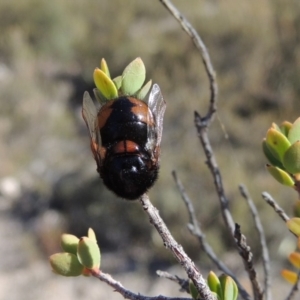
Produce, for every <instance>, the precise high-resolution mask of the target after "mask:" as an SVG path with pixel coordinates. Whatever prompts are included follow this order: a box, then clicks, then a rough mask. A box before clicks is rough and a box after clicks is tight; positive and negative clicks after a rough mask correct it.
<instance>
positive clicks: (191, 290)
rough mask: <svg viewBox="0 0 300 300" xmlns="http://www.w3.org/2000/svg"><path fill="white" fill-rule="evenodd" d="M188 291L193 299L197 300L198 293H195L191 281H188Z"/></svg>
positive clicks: (195, 290)
mask: <svg viewBox="0 0 300 300" xmlns="http://www.w3.org/2000/svg"><path fill="white" fill-rule="evenodd" d="M189 290H190V294H191V296H192V298H193V299H195V300H197V299H198V298H199V292H198V291H197V289H196V287H195V285H194V283H193V281H192V280H191V279H190V280H189Z"/></svg>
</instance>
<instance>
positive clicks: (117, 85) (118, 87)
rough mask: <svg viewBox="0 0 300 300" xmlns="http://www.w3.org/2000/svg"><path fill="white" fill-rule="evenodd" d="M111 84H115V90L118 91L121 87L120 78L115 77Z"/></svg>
mask: <svg viewBox="0 0 300 300" xmlns="http://www.w3.org/2000/svg"><path fill="white" fill-rule="evenodd" d="M113 82H114V84H115V87H116V89H117V90H119V89H120V88H121V86H122V76H117V77H116V78H114V79H113Z"/></svg>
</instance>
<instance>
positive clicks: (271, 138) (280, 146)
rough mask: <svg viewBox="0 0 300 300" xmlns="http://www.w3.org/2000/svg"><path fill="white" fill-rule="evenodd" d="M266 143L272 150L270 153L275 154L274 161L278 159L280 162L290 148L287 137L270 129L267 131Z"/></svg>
mask: <svg viewBox="0 0 300 300" xmlns="http://www.w3.org/2000/svg"><path fill="white" fill-rule="evenodd" d="M266 143H267V146H268V147H269V148H270V149H271V150H272V153H276V155H277V157H276V159H279V160H280V161H281V162H282V159H283V156H284V154H285V152H286V151H287V149H288V148H289V147H290V146H291V143H290V141H289V140H288V139H287V137H286V136H285V135H283V134H282V133H281V132H280V131H278V130H276V129H274V128H270V129H269V130H268V131H267V136H266Z"/></svg>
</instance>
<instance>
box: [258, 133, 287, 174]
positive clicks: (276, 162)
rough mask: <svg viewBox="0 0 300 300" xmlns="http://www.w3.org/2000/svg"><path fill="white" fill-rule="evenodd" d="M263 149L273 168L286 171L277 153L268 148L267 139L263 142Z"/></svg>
mask: <svg viewBox="0 0 300 300" xmlns="http://www.w3.org/2000/svg"><path fill="white" fill-rule="evenodd" d="M262 149H263V152H264V154H265V156H266V158H267V159H268V161H269V162H270V163H271V165H272V166H276V167H279V168H281V169H284V167H283V164H282V162H281V161H280V159H279V157H278V155H277V154H276V152H275V151H273V150H272V149H271V148H269V147H268V145H267V142H266V139H263V141H262Z"/></svg>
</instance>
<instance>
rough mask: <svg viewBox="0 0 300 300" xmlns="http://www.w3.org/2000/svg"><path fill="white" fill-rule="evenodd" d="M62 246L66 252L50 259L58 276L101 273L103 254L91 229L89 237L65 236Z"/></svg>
mask: <svg viewBox="0 0 300 300" xmlns="http://www.w3.org/2000/svg"><path fill="white" fill-rule="evenodd" d="M61 245H62V248H63V250H64V251H65V252H61V253H56V254H53V255H51V256H50V258H49V261H50V265H51V267H52V270H53V271H54V272H55V273H56V274H59V275H62V276H79V275H89V272H90V271H93V272H98V271H99V268H100V261H101V254H100V248H99V246H98V245H97V240H96V235H95V232H94V231H93V229H91V228H89V230H88V237H82V238H80V239H78V238H77V237H76V236H74V235H72V234H63V235H62V237H61Z"/></svg>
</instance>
